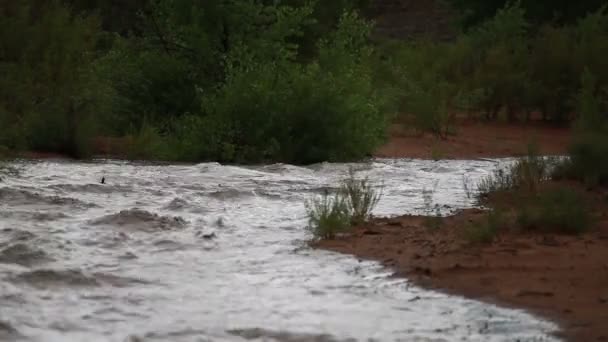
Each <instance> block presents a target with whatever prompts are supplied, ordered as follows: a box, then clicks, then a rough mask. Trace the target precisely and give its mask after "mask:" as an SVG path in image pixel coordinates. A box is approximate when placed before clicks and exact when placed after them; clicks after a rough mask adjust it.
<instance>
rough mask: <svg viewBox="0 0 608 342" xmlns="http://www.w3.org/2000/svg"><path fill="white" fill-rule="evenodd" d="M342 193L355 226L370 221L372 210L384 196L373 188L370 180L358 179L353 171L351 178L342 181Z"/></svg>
mask: <svg viewBox="0 0 608 342" xmlns="http://www.w3.org/2000/svg"><path fill="white" fill-rule="evenodd" d="M340 193H341V194H342V196H343V197H344V198H345V203H346V205H347V207H348V211H349V212H350V216H351V223H352V224H353V225H358V224H362V223H364V222H365V221H367V220H369V219H370V218H371V215H372V210H373V209H374V207H375V206H376V205H377V204H378V201H380V197H381V196H382V194H381V193H379V192H377V191H376V190H375V189H374V188H373V186H372V185H371V184H370V182H369V179H368V178H364V179H356V178H355V175H354V171H353V170H352V169H351V170H350V171H349V177H348V178H347V179H345V180H343V181H342V185H341V187H340Z"/></svg>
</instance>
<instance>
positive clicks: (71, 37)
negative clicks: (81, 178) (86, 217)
mask: <svg viewBox="0 0 608 342" xmlns="http://www.w3.org/2000/svg"><path fill="white" fill-rule="evenodd" d="M100 34H101V31H100V29H99V23H98V21H97V20H96V18H95V17H93V16H77V15H74V14H73V13H72V12H71V11H70V10H69V9H68V8H67V7H66V6H64V5H63V4H62V3H61V2H59V1H49V2H47V3H44V4H43V5H42V6H36V7H33V5H32V4H30V3H29V2H23V1H16V2H3V3H2V4H0V54H1V55H2V58H0V74H2V75H3V76H2V77H1V78H0V93H1V94H2V96H1V97H0V120H2V126H3V127H2V128H0V129H1V130H2V131H3V132H0V133H2V134H3V137H2V138H0V142H1V143H2V144H6V145H7V146H8V147H11V148H24V149H35V150H40V151H49V152H59V153H66V154H69V155H71V156H75V157H83V156H87V155H88V154H89V153H90V148H89V147H90V146H89V145H90V138H91V137H92V135H93V132H95V130H96V128H97V125H96V122H97V120H98V118H99V117H100V116H102V115H104V114H105V113H104V112H103V110H104V104H103V103H102V102H103V101H104V97H103V96H101V95H100V92H99V90H100V89H101V87H102V86H103V84H102V83H99V82H97V81H98V80H97V79H96V77H95V75H94V73H93V72H92V70H93V62H94V57H95V48H96V44H97V43H98V41H99V37H100Z"/></svg>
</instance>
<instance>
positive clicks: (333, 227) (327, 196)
mask: <svg viewBox="0 0 608 342" xmlns="http://www.w3.org/2000/svg"><path fill="white" fill-rule="evenodd" d="M378 187H379V188H378ZM381 197H382V186H378V185H374V184H372V183H371V182H370V180H369V179H368V178H362V179H360V178H357V177H356V176H355V173H354V171H353V170H349V175H348V177H347V178H344V179H343V180H342V181H341V182H340V185H339V187H338V190H337V191H335V192H333V193H330V192H329V191H328V190H326V191H325V193H324V194H323V195H322V196H315V197H313V198H311V199H310V200H308V201H307V202H306V212H307V214H308V229H309V231H310V232H311V233H312V234H313V236H314V237H315V238H317V239H333V238H335V237H336V236H337V235H338V234H341V233H346V232H348V231H349V230H350V229H352V228H353V227H356V226H357V225H361V224H363V223H365V222H367V221H369V220H370V219H371V218H372V211H373V210H374V208H375V207H376V205H377V204H378V202H379V201H380V198H381Z"/></svg>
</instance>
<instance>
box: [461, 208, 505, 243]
mask: <svg viewBox="0 0 608 342" xmlns="http://www.w3.org/2000/svg"><path fill="white" fill-rule="evenodd" d="M504 225H505V218H504V214H503V213H502V212H501V211H499V210H498V209H493V210H491V211H490V212H488V213H487V214H485V215H484V217H483V220H482V221H480V222H474V223H472V224H471V225H470V226H469V227H468V228H467V229H466V231H465V234H466V239H467V240H469V241H470V242H473V243H490V242H492V241H494V238H495V237H496V234H498V232H499V231H500V229H502V228H503V227H504Z"/></svg>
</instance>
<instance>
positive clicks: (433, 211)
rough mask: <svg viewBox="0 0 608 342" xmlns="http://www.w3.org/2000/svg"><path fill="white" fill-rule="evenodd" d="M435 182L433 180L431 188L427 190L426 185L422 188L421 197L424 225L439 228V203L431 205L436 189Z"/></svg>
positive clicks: (440, 221) (440, 220)
mask: <svg viewBox="0 0 608 342" xmlns="http://www.w3.org/2000/svg"><path fill="white" fill-rule="evenodd" d="M437 184H438V182H435V184H434V185H433V189H431V190H429V189H427V188H426V187H425V188H423V189H422V199H423V201H424V215H425V216H426V218H425V221H424V225H425V226H426V227H427V228H429V229H432V230H437V229H439V228H441V223H442V221H443V220H442V218H441V210H440V207H439V204H437V203H435V205H433V198H434V197H435V192H436V191H437Z"/></svg>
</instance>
